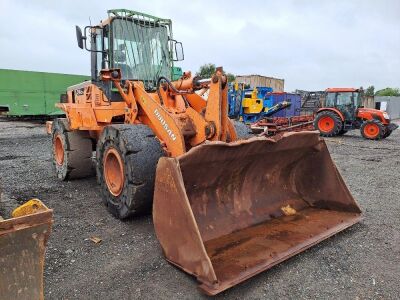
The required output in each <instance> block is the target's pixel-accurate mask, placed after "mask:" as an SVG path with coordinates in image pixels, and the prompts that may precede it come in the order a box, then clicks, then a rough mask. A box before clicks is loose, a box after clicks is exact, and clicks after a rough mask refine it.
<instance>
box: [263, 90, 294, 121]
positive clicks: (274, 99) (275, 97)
mask: <svg viewBox="0 0 400 300" xmlns="http://www.w3.org/2000/svg"><path fill="white" fill-rule="evenodd" d="M266 98H267V99H268V100H269V101H270V102H271V103H272V105H276V104H278V103H282V102H285V101H286V102H290V103H291V105H290V107H289V108H287V109H284V110H280V111H278V112H276V113H275V114H274V117H294V116H300V112H301V95H300V94H294V93H284V92H273V93H269V94H268V95H266Z"/></svg>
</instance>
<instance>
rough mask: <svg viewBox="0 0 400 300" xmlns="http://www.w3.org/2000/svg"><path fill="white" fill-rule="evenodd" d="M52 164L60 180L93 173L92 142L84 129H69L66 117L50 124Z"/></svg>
mask: <svg viewBox="0 0 400 300" xmlns="http://www.w3.org/2000/svg"><path fill="white" fill-rule="evenodd" d="M52 142H53V165H54V168H55V171H56V174H57V177H58V178H59V179H61V180H68V179H75V178H83V177H88V176H91V175H94V168H93V161H92V154H93V152H92V151H93V143H92V139H91V138H90V136H89V133H88V132H86V131H79V130H69V126H68V121H67V120H66V119H63V118H62V119H55V120H54V121H53V125H52Z"/></svg>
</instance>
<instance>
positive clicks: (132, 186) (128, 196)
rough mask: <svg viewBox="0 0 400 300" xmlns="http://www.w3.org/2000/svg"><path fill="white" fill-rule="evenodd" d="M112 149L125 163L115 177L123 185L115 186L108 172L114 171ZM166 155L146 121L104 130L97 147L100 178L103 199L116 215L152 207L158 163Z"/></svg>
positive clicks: (126, 214) (147, 210)
mask: <svg viewBox="0 0 400 300" xmlns="http://www.w3.org/2000/svg"><path fill="white" fill-rule="evenodd" d="M111 151H112V152H113V153H114V154H113V155H116V156H119V161H120V162H121V163H122V169H121V171H120V172H121V174H122V179H121V180H120V181H118V180H117V181H116V184H117V185H118V184H119V183H120V184H121V187H120V189H114V190H113V186H112V184H113V183H112V182H110V175H109V174H111V175H113V173H107V172H110V170H109V169H110V167H109V158H108V157H109V154H108V153H110V152H111ZM115 151H117V152H115ZM164 155H165V153H164V151H163V149H162V147H161V145H160V142H159V141H158V140H157V138H156V137H155V136H154V133H153V131H152V130H151V129H150V128H149V127H147V126H146V125H111V126H107V127H106V128H105V129H104V130H103V133H102V135H101V137H100V138H99V141H98V143H97V150H96V158H97V167H96V172H97V179H98V182H99V184H100V186H101V193H102V198H103V202H104V203H105V205H106V206H107V208H108V210H109V211H110V212H111V213H112V214H113V215H114V216H115V217H116V218H119V219H124V218H127V217H129V216H133V215H139V214H143V213H147V212H149V211H150V209H151V206H152V202H153V192H154V180H155V173H156V167H157V163H158V160H159V158H160V157H161V156H164ZM110 184H111V185H110ZM116 190H117V191H116Z"/></svg>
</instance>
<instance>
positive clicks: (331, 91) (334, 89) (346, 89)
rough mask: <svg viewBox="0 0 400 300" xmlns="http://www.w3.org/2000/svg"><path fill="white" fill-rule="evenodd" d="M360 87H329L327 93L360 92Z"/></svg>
mask: <svg viewBox="0 0 400 300" xmlns="http://www.w3.org/2000/svg"><path fill="white" fill-rule="evenodd" d="M358 91H359V89H355V88H327V89H326V90H325V92H327V93H338V92H358Z"/></svg>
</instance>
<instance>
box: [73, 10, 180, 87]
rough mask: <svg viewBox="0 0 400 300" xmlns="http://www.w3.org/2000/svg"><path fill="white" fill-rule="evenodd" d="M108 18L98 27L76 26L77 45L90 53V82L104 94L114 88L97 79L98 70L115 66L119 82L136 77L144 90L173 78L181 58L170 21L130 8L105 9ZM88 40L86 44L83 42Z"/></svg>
mask: <svg viewBox="0 0 400 300" xmlns="http://www.w3.org/2000/svg"><path fill="white" fill-rule="evenodd" d="M108 15H109V17H108V18H107V19H106V20H105V21H103V22H101V24H100V25H98V26H87V27H85V32H84V35H83V34H82V31H81V30H80V28H79V27H77V39H78V45H79V47H80V48H83V47H84V46H85V48H86V50H88V51H90V52H91V78H92V82H93V83H95V84H96V85H98V86H101V87H102V88H103V90H105V92H106V94H109V93H110V91H112V90H113V89H114V87H113V86H105V85H112V84H111V83H103V82H101V79H100V71H101V70H102V69H113V68H118V69H120V70H121V75H122V81H124V80H138V81H142V82H143V83H144V86H145V89H146V90H147V91H154V90H155V89H156V86H157V81H158V79H159V78H160V77H165V78H167V79H170V80H171V79H173V77H174V76H173V73H174V70H175V69H176V68H174V61H181V60H183V58H184V54H183V47H182V43H180V42H177V41H176V40H174V39H173V38H172V23H171V20H169V19H161V18H157V17H154V16H150V15H147V14H142V13H138V12H134V11H130V10H125V9H118V10H109V11H108ZM87 39H89V40H90V46H89V47H88V45H87V44H86V41H87Z"/></svg>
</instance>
